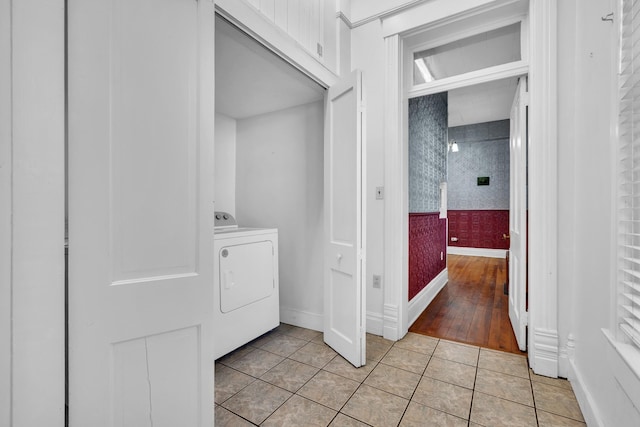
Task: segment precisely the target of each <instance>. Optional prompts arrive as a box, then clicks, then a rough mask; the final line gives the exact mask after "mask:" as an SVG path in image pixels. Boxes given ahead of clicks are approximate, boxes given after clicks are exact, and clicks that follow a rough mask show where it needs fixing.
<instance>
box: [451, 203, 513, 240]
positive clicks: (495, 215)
mask: <svg viewBox="0 0 640 427" xmlns="http://www.w3.org/2000/svg"><path fill="white" fill-rule="evenodd" d="M447 216H448V217H449V240H448V244H449V246H461V247H464V248H486V249H509V240H505V239H503V238H502V235H503V234H509V210H469V211H459V210H450V211H447ZM452 237H457V238H458V241H457V242H452V241H451V238H452Z"/></svg>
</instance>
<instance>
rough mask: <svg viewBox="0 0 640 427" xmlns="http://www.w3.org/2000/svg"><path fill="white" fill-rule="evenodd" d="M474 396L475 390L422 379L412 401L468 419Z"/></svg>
mask: <svg viewBox="0 0 640 427" xmlns="http://www.w3.org/2000/svg"><path fill="white" fill-rule="evenodd" d="M472 396H473V390H470V389H468V388H464V387H460V386H457V385H453V384H449V383H445V382H442V381H438V380H434V379H433V378H429V377H422V379H421V380H420V384H419V385H418V388H417V389H416V392H415V393H414V395H413V397H412V398H411V400H412V401H414V402H418V403H421V404H423V405H426V406H429V407H431V408H434V409H437V410H440V411H443V412H447V413H449V414H451V415H455V416H456V417H460V418H464V419H468V418H469V412H470V411H471V398H472Z"/></svg>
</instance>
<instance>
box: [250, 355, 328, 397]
mask: <svg viewBox="0 0 640 427" xmlns="http://www.w3.org/2000/svg"><path fill="white" fill-rule="evenodd" d="M318 371H319V369H318V368H315V367H313V366H311V365H307V364H304V363H300V362H296V361H295V360H291V359H285V360H283V361H282V362H280V363H279V364H278V365H276V366H274V367H273V368H271V369H270V370H269V371H267V372H266V373H265V374H264V375H263V376H261V377H260V379H261V380H263V381H266V382H268V383H269V384H273V385H276V386H278V387H281V388H284V389H286V390H289V391H290V392H292V393H295V392H296V391H298V389H299V388H300V387H302V386H303V385H305V383H306V382H307V381H309V380H310V379H311V378H312V377H313V376H314V375H315V374H316V373H317V372H318Z"/></svg>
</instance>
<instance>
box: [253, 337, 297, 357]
mask: <svg viewBox="0 0 640 427" xmlns="http://www.w3.org/2000/svg"><path fill="white" fill-rule="evenodd" d="M306 344H307V341H305V340H301V339H299V338H295V337H292V336H290V335H286V334H276V335H273V336H271V337H270V338H269V340H268V341H266V342H264V343H262V344H261V345H258V347H259V348H260V349H262V350H266V351H268V352H270V353H275V354H277V355H278V356H282V357H288V356H290V355H292V354H293V353H295V352H296V351H298V350H300V349H301V348H302V347H304V346H305V345H306Z"/></svg>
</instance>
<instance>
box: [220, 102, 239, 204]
mask: <svg viewBox="0 0 640 427" xmlns="http://www.w3.org/2000/svg"><path fill="white" fill-rule="evenodd" d="M215 128H216V130H215V168H216V170H215V202H216V203H215V205H216V207H215V209H216V211H224V212H229V213H230V214H231V215H233V216H235V214H236V120H235V119H232V118H231V117H228V116H225V115H224V114H219V113H216V123H215Z"/></svg>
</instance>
